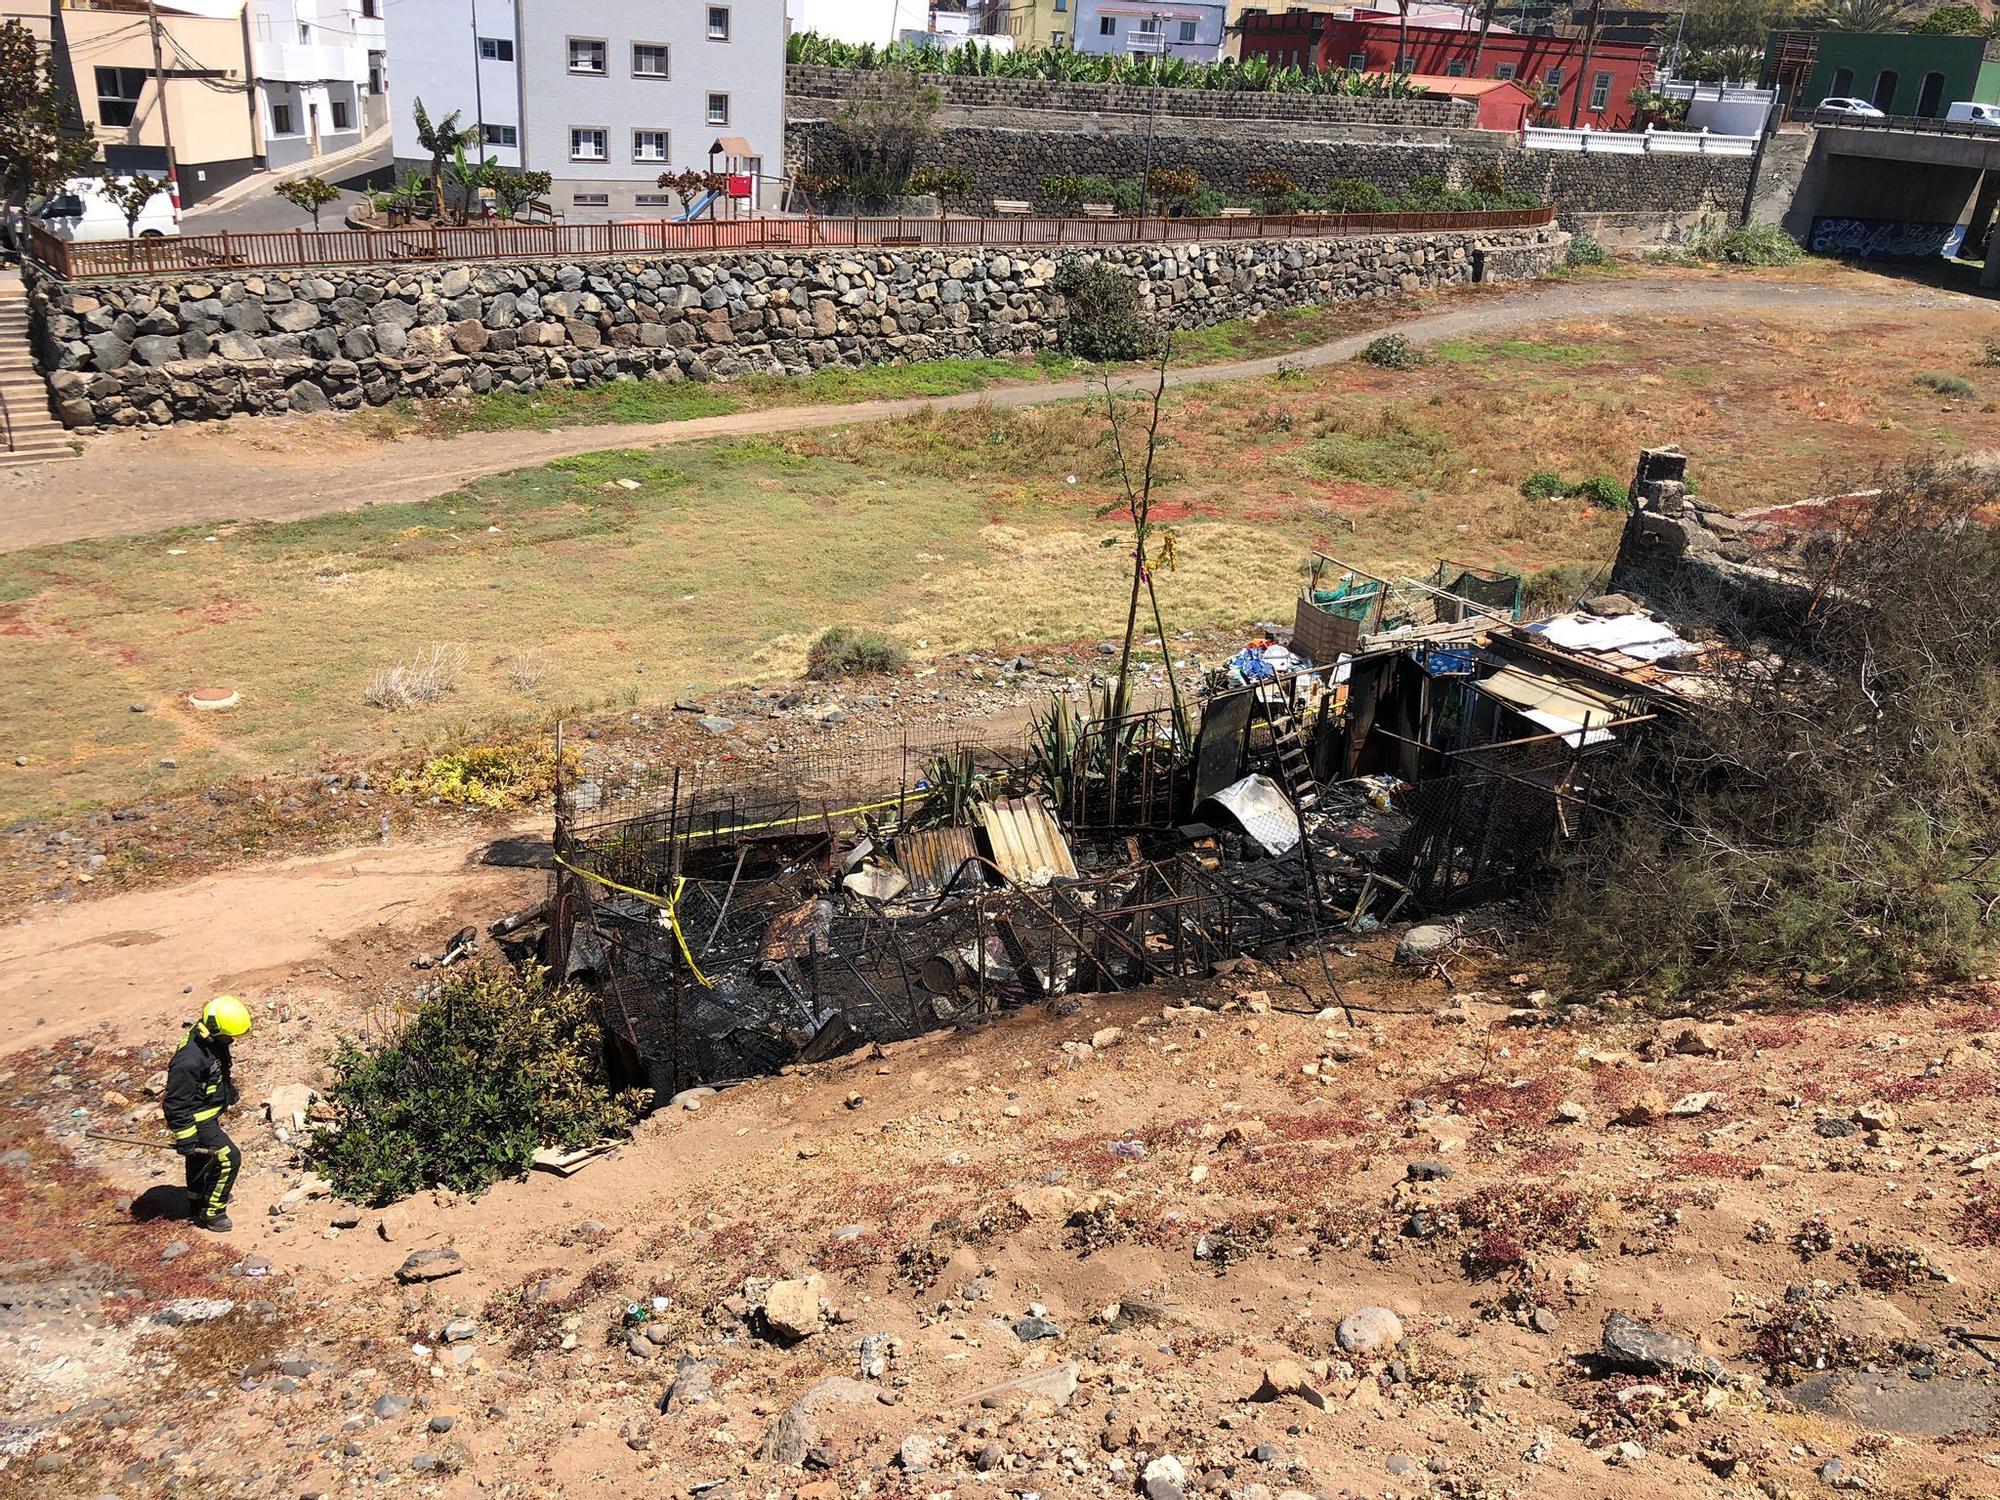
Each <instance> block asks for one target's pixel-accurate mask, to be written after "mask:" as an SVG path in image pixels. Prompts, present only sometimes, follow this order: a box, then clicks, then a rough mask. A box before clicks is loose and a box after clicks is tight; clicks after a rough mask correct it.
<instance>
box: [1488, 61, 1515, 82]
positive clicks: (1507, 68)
mask: <svg viewBox="0 0 2000 1500" xmlns="http://www.w3.org/2000/svg"><path fill="white" fill-rule="evenodd" d="M1493 76H1494V77H1495V78H1498V79H1500V80H1502V81H1503V82H1504V81H1506V80H1507V79H1510V78H1512V77H1513V76H1514V65H1513V64H1512V63H1502V64H1500V66H1499V67H1497V68H1495V69H1494V70H1493Z"/></svg>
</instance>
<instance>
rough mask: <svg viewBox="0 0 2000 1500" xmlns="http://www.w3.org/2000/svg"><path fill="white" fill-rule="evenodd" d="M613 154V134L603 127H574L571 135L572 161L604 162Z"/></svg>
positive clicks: (570, 157) (570, 154) (570, 155)
mask: <svg viewBox="0 0 2000 1500" xmlns="http://www.w3.org/2000/svg"><path fill="white" fill-rule="evenodd" d="M610 153H611V132H610V131H608V130H605V129H603V128H601V127H596V126H590V127H585V128H583V129H577V128H574V127H572V129H571V130H570V133H569V159H570V160H571V161H603V160H604V159H605V158H606V157H607V156H609V155H610Z"/></svg>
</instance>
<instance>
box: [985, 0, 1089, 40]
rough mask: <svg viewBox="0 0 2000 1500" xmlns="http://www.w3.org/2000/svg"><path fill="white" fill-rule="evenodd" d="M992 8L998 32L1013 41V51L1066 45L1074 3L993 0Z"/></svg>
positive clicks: (1072, 18) (1069, 1) (1073, 20)
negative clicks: (997, 18)
mask: <svg viewBox="0 0 2000 1500" xmlns="http://www.w3.org/2000/svg"><path fill="white" fill-rule="evenodd" d="M996 8H997V9H998V11H999V13H1000V26H999V29H1000V31H1002V32H1003V33H1005V34H1006V35H1007V36H1010V37H1012V38H1013V39H1014V48H1015V50H1016V51H1022V52H1025V51H1030V50H1033V49H1034V48H1037V47H1067V46H1069V45H1070V40H1071V37H1072V36H1073V35H1074V32H1073V30H1072V27H1073V24H1074V22H1075V16H1074V14H1073V8H1074V0H997V5H996Z"/></svg>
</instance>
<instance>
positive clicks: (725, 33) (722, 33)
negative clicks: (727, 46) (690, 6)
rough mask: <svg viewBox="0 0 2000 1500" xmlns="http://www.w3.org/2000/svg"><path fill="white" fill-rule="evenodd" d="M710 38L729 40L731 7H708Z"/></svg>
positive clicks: (719, 40)
mask: <svg viewBox="0 0 2000 1500" xmlns="http://www.w3.org/2000/svg"><path fill="white" fill-rule="evenodd" d="M708 39H709V40H710V41H711V42H726V41H728V40H729V7H728V6H726V5H711V6H710V7H709V8H708Z"/></svg>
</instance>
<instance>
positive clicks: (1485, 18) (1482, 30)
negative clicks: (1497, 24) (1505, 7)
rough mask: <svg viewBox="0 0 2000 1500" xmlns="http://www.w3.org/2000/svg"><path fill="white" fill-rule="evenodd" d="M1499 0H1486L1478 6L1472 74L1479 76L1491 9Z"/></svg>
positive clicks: (1491, 20)
mask: <svg viewBox="0 0 2000 1500" xmlns="http://www.w3.org/2000/svg"><path fill="white" fill-rule="evenodd" d="M1499 3H1500V0H1486V3H1485V4H1484V5H1482V6H1480V7H1479V40H1478V41H1477V42H1475V43H1474V44H1473V47H1472V70H1471V71H1472V76H1473V77H1474V78H1477V77H1478V76H1479V64H1480V60H1481V59H1482V58H1484V57H1485V56H1486V34H1487V33H1488V32H1489V31H1491V30H1492V29H1493V11H1494V8H1495V7H1496V6H1497V5H1499Z"/></svg>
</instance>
